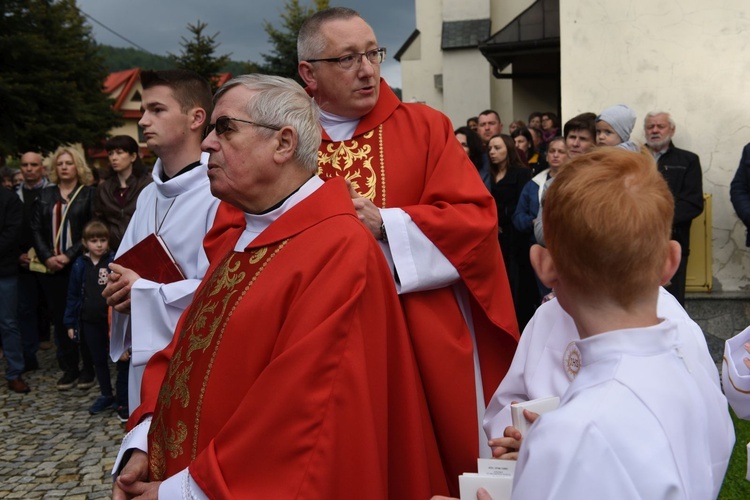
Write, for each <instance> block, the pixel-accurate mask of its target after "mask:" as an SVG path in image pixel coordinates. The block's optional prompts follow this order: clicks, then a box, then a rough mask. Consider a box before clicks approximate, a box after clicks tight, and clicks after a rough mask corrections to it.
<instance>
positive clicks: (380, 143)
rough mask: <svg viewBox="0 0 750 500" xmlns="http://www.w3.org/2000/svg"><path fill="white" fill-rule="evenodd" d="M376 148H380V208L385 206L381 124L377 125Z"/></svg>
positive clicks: (383, 153) (383, 150) (383, 152)
mask: <svg viewBox="0 0 750 500" xmlns="http://www.w3.org/2000/svg"><path fill="white" fill-rule="evenodd" d="M378 148H379V149H380V186H381V190H382V193H381V194H380V208H385V149H384V148H383V126H382V125H380V126H379V127H378Z"/></svg>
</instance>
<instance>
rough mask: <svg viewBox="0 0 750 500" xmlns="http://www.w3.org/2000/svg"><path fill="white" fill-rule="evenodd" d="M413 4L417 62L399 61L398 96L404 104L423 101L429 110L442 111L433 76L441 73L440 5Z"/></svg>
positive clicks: (426, 1) (423, 1)
mask: <svg viewBox="0 0 750 500" xmlns="http://www.w3.org/2000/svg"><path fill="white" fill-rule="evenodd" d="M414 5H415V20H416V27H417V29H418V30H419V31H420V34H419V39H418V40H416V41H415V42H414V43H415V44H416V43H418V44H419V48H418V49H417V50H418V54H419V59H418V60H413V61H403V60H402V63H401V82H402V97H403V99H404V101H406V102H409V101H418V102H424V103H426V104H427V105H429V106H432V107H433V108H436V109H443V93H442V92H441V91H440V90H439V89H438V88H436V87H435V75H438V74H442V73H443V61H442V54H441V51H440V37H441V34H442V26H443V18H442V2H435V1H434V0H416V1H415V2H414ZM408 52H409V53H411V52H412V50H411V49H409V51H408Z"/></svg>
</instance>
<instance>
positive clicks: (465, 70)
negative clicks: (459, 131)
mask: <svg viewBox="0 0 750 500" xmlns="http://www.w3.org/2000/svg"><path fill="white" fill-rule="evenodd" d="M443 63H444V64H443V68H444V72H443V93H444V95H445V96H447V97H446V99H445V102H444V105H443V109H442V111H443V113H445V114H446V115H448V118H450V119H451V121H452V122H453V128H454V129H456V128H458V127H460V126H463V125H466V120H467V118H469V117H472V116H477V115H478V114H479V113H480V112H481V111H484V110H485V109H487V108H488V107H489V104H490V102H489V99H488V96H489V95H490V82H491V80H493V79H494V77H493V76H492V74H491V70H490V66H489V64H488V63H487V59H485V58H484V56H482V53H481V52H479V51H478V50H476V49H467V50H451V51H447V52H444V53H443ZM501 116H502V115H501Z"/></svg>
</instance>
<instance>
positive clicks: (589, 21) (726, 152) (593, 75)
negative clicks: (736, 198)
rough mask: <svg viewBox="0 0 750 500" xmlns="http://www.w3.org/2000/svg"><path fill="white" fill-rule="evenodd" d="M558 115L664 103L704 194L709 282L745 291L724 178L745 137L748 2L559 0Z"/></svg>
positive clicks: (744, 266) (749, 279) (741, 245)
mask: <svg viewBox="0 0 750 500" xmlns="http://www.w3.org/2000/svg"><path fill="white" fill-rule="evenodd" d="M560 24H561V42H560V45H561V47H560V52H561V65H562V75H561V94H562V112H563V117H568V118H569V117H571V116H573V115H575V114H577V113H579V112H582V111H594V112H597V111H600V110H601V109H603V108H604V107H606V106H609V105H612V104H617V103H625V104H628V105H629V106H631V107H632V108H633V109H634V110H635V111H636V113H637V115H638V121H637V123H636V129H635V131H634V134H633V137H634V138H636V139H639V140H643V117H644V115H645V114H646V113H647V112H648V111H651V110H665V111H669V112H670V113H671V114H672V118H673V119H674V120H675V122H676V123H677V132H676V134H675V137H674V142H675V144H676V145H677V147H680V148H683V149H688V150H690V151H693V152H695V153H696V154H698V156H700V159H701V165H702V167H703V189H704V191H705V192H707V193H711V194H712V196H713V275H714V290H717V291H718V290H724V291H737V290H750V272H748V270H750V251H748V249H747V248H746V247H745V228H744V226H743V225H742V223H741V222H740V221H739V220H738V219H737V216H736V214H735V213H734V210H733V209H732V206H731V203H730V201H729V183H730V181H731V179H732V177H733V175H734V172H735V170H736V169H737V164H738V161H739V158H740V154H741V150H742V147H743V146H744V145H745V144H747V143H748V142H750V125H748V119H747V116H748V115H747V112H746V111H747V110H746V105H747V103H748V99H747V96H748V95H750V60H748V58H747V57H745V55H746V54H748V53H749V52H748V51H749V49H750V37H748V35H747V34H748V33H750V2H745V1H732V0H715V1H713V2H708V3H707V2H705V0H662V1H661V2H653V1H652V0H630V1H627V2H601V1H599V0H564V1H563V0H561V2H560Z"/></svg>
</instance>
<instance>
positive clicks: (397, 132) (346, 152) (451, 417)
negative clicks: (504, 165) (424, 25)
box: [318, 80, 519, 496]
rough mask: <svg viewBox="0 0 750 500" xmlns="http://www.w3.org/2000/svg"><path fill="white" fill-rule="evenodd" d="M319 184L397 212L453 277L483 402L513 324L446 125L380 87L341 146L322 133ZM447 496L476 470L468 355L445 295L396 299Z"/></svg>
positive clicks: (467, 166)
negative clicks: (467, 315)
mask: <svg viewBox="0 0 750 500" xmlns="http://www.w3.org/2000/svg"><path fill="white" fill-rule="evenodd" d="M323 136H324V137H323V143H322V145H321V147H320V150H319V152H318V164H319V168H320V173H321V175H322V176H323V177H333V176H342V177H345V178H346V179H348V180H350V181H351V182H352V185H353V186H354V187H355V189H356V190H357V191H358V192H359V193H360V194H361V195H362V196H364V197H366V198H369V199H370V200H371V201H372V202H373V203H374V204H375V205H376V206H377V207H379V208H391V207H398V208H401V209H403V210H404V211H405V212H406V213H407V214H409V216H410V217H411V218H412V220H413V221H414V222H415V223H416V224H417V226H419V229H420V230H421V231H422V232H423V233H424V234H425V236H427V237H428V238H429V239H430V241H432V243H433V244H435V246H436V247H437V248H438V249H439V250H440V252H441V253H442V254H443V255H444V256H445V257H446V258H447V259H448V260H449V261H450V262H451V264H453V266H454V267H455V268H456V269H457V270H458V272H459V274H460V276H461V280H462V281H463V283H464V285H466V288H467V289H468V290H469V294H470V296H471V302H472V304H471V313H472V319H473V323H474V328H475V333H476V337H477V344H478V353H479V360H480V366H481V370H482V383H483V389H484V397H485V401H487V402H489V400H490V398H491V397H492V394H493V393H494V391H495V389H496V388H497V386H498V385H499V384H500V381H501V380H502V378H503V377H504V376H505V373H506V372H507V370H508V368H509V367H510V363H511V361H512V359H513V354H514V353H515V349H516V345H517V343H518V338H519V336H518V324H517V322H516V317H515V311H514V309H513V299H512V297H511V294H510V287H509V285H508V278H507V274H506V272H505V266H504V264H503V258H502V254H501V253H500V246H499V244H498V240H497V214H496V206H495V202H494V199H493V198H492V196H491V195H490V193H489V192H488V191H487V188H485V186H484V185H483V183H482V181H481V179H480V177H479V175H478V173H477V170H476V167H474V165H473V164H472V163H471V161H470V160H469V158H468V157H467V156H466V153H465V152H464V150H463V148H461V146H460V144H459V143H458V141H457V140H456V139H455V136H454V134H453V130H452V127H451V124H450V121H449V120H448V118H447V117H446V116H445V115H443V114H442V113H440V112H438V111H436V110H434V109H432V108H429V107H428V106H425V105H421V104H404V103H402V102H400V101H399V99H398V98H397V97H396V95H395V94H394V93H393V92H392V91H391V89H390V88H389V87H388V85H387V84H386V83H385V82H384V81H383V80H381V82H380V97H379V99H378V103H377V105H376V106H375V108H374V109H373V110H372V111H371V112H370V113H369V114H367V115H366V116H364V117H363V118H362V119H361V120H360V122H359V125H358V126H357V129H356V130H355V132H354V136H353V137H352V139H351V140H348V141H340V142H333V141H331V140H330V138H329V137H328V136H327V135H326V134H325V132H324V134H323ZM400 298H401V303H402V305H403V309H404V313H405V316H406V322H407V327H408V329H409V333H410V335H411V338H412V342H413V344H414V349H415V352H416V355H417V362H418V365H419V371H420V374H421V377H422V381H423V384H424V387H425V390H426V393H427V401H428V405H429V408H430V414H431V418H432V421H433V423H434V426H435V429H436V432H437V437H438V444H439V446H440V450H441V456H442V459H443V465H444V467H445V472H446V476H447V479H448V481H449V484H450V485H451V493H452V494H453V495H455V496H458V475H459V474H461V473H463V472H468V471H475V470H476V459H477V456H478V454H479V451H478V436H479V429H478V426H479V424H478V420H477V412H476V396H475V382H474V364H473V347H472V342H471V336H470V333H469V330H468V328H467V326H466V324H465V322H464V319H463V316H462V315H461V311H460V310H459V307H458V303H457V302H456V298H455V295H454V292H453V288H452V287H445V288H442V289H438V290H431V291H426V292H416V293H407V294H403V295H401V296H400Z"/></svg>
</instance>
